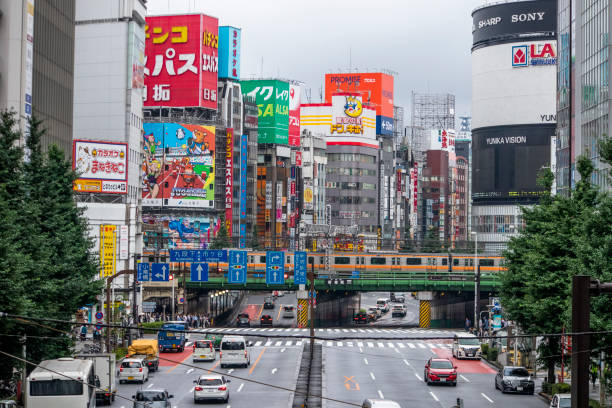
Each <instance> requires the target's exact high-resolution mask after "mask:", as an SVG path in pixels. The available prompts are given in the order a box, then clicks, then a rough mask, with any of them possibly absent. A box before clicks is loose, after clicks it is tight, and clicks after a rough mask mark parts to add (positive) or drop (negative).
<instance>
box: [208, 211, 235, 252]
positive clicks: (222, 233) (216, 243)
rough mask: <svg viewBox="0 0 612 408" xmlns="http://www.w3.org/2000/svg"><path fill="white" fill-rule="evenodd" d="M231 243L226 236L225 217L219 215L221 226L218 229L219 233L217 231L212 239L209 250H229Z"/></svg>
mask: <svg viewBox="0 0 612 408" xmlns="http://www.w3.org/2000/svg"><path fill="white" fill-rule="evenodd" d="M231 247H232V241H231V239H230V237H229V236H228V234H227V228H226V226H225V215H224V214H222V215H221V226H220V227H219V231H217V235H216V236H215V237H214V238H213V240H212V242H211V243H210V246H209V248H210V249H223V248H231Z"/></svg>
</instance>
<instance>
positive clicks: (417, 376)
mask: <svg viewBox="0 0 612 408" xmlns="http://www.w3.org/2000/svg"><path fill="white" fill-rule="evenodd" d="M414 375H415V376H416V378H418V379H419V381H423V379H422V378H421V376H420V375H418V374H417V373H414Z"/></svg>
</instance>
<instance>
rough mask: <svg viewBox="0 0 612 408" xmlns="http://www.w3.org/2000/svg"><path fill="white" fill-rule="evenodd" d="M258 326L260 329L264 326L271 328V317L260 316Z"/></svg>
mask: <svg viewBox="0 0 612 408" xmlns="http://www.w3.org/2000/svg"><path fill="white" fill-rule="evenodd" d="M259 325H260V326H261V327H264V326H268V327H272V316H270V315H263V316H261V319H260V320H259Z"/></svg>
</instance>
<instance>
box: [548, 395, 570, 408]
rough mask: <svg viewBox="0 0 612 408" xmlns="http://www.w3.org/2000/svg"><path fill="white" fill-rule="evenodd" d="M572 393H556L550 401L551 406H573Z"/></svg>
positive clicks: (554, 407) (568, 407)
mask: <svg viewBox="0 0 612 408" xmlns="http://www.w3.org/2000/svg"><path fill="white" fill-rule="evenodd" d="M571 407H572V394H555V395H553V397H552V400H551V401H550V408H571Z"/></svg>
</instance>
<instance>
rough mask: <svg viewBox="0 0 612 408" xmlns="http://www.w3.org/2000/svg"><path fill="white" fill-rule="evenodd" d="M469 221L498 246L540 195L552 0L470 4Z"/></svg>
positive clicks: (552, 113) (552, 49) (552, 65)
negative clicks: (538, 181) (539, 182)
mask: <svg viewBox="0 0 612 408" xmlns="http://www.w3.org/2000/svg"><path fill="white" fill-rule="evenodd" d="M472 17H473V46H472V140H473V144H472V154H473V166H472V199H473V207H472V228H473V229H474V230H475V231H476V232H477V234H478V241H479V242H485V243H490V244H487V246H486V247H487V248H491V249H500V248H501V247H503V245H504V243H505V242H506V241H507V240H508V239H509V238H510V236H512V235H514V234H516V233H517V232H518V230H519V227H520V226H521V224H522V220H521V210H520V207H519V206H520V205H529V204H533V203H536V202H538V200H539V197H540V195H541V194H542V188H541V187H539V186H538V185H537V176H538V172H539V171H540V170H541V169H542V168H543V167H547V166H549V165H550V159H549V158H550V138H551V136H554V134H555V128H556V104H555V93H556V63H557V51H556V50H557V44H556V26H557V2H556V0H541V1H518V2H505V3H498V4H494V5H491V6H483V7H481V8H478V9H476V10H474V11H473V13H472Z"/></svg>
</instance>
